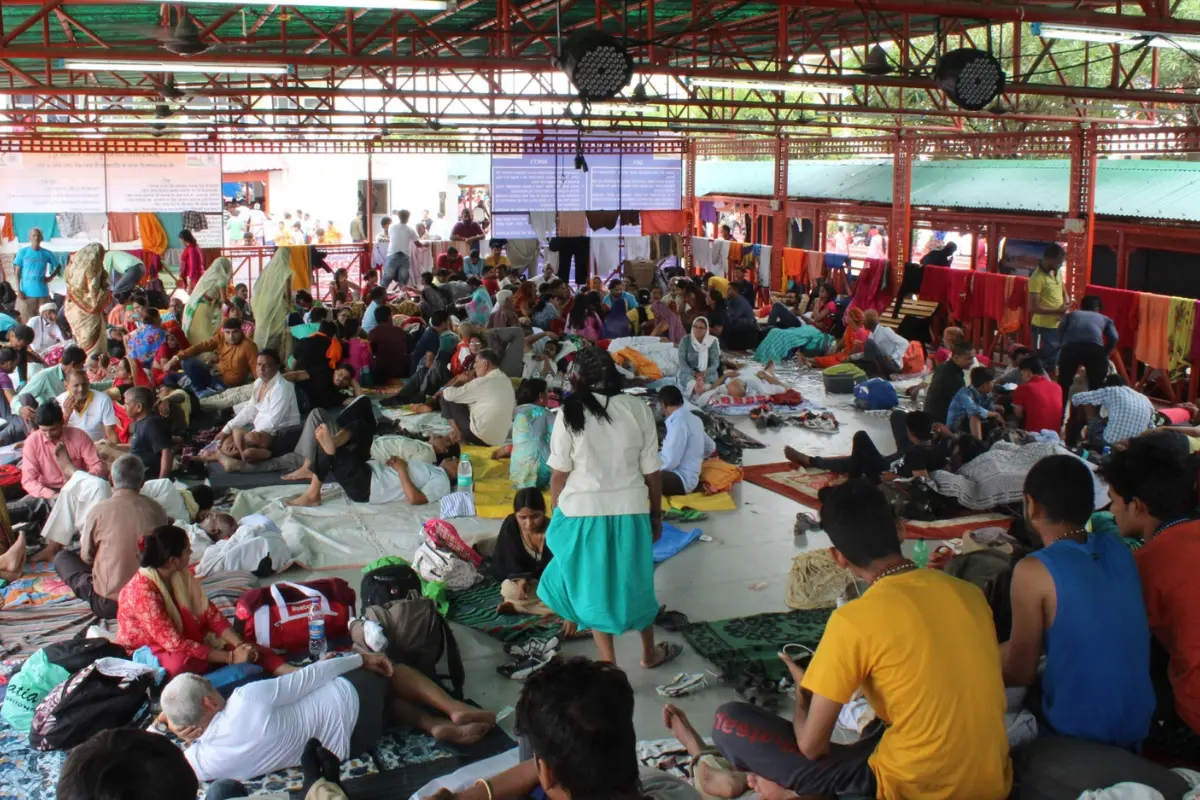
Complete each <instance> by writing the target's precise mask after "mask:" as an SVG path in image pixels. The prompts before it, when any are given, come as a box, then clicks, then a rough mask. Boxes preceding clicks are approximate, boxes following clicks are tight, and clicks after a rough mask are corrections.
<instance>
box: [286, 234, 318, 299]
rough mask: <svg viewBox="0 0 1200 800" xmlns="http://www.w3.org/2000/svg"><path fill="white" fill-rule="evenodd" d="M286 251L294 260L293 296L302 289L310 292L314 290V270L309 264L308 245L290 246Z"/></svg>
mask: <svg viewBox="0 0 1200 800" xmlns="http://www.w3.org/2000/svg"><path fill="white" fill-rule="evenodd" d="M285 249H286V250H287V251H288V253H289V254H290V255H291V258H292V262H291V263H292V294H295V293H296V292H298V291H300V290H301V289H303V290H305V291H308V290H309V289H310V288H312V270H311V268H310V262H309V252H310V251H309V249H308V245H306V244H298V245H290V246H288V247H287V248H285Z"/></svg>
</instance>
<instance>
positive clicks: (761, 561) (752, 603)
mask: <svg viewBox="0 0 1200 800" xmlns="http://www.w3.org/2000/svg"><path fill="white" fill-rule="evenodd" d="M806 377H807V376H806ZM800 385H801V391H802V392H803V393H804V395H805V396H806V397H810V398H811V399H813V400H816V401H817V402H821V403H825V404H826V405H827V406H828V407H829V408H830V409H831V410H833V411H834V412H835V413H836V414H837V416H838V419H839V420H840V421H841V423H842V425H841V429H840V430H839V431H838V432H837V433H836V434H832V435H831V434H823V433H815V432H812V431H808V430H804V429H800V428H796V427H786V428H781V429H777V430H771V431H767V432H760V431H757V430H755V428H754V426H753V424H752V423H750V422H749V421H748V420H742V421H740V422H739V423H738V427H740V428H741V429H742V430H744V431H745V432H746V433H748V434H749V435H751V436H754V437H755V438H757V439H759V440H760V441H762V442H764V443H765V444H766V445H767V447H766V448H764V449H761V450H746V451H745V454H744V462H745V463H746V464H747V465H750V464H763V463H770V462H777V461H782V460H783V455H782V450H783V447H784V445H792V446H793V447H796V448H797V449H799V450H801V451H803V452H808V453H813V454H819V455H840V454H843V453H847V452H849V448H850V439H851V437H852V436H853V435H854V432H855V431H858V430H866V431H867V432H868V433H869V435H870V436H871V437H872V439H874V440H875V442H876V444H878V445H879V448H880V450H881V451H883V452H885V453H886V452H890V450H889V448H892V446H893V442H892V437H891V433H890V431H889V428H888V424H887V420H886V419H884V418H881V417H878V416H873V415H870V414H865V413H862V412H858V411H855V410H852V409H851V408H850V402H849V397H848V396H846V395H841V396H834V397H829V398H827V397H826V396H825V394H824V390H823V389H821V388H818V387H817V386H815V385H814V383H813V382H812V379H811V378H809V379H808V380H804V379H803V378H802V379H801V382H800ZM734 497H735V499H736V500H737V503H738V509H737V510H736V511H731V512H722V513H715V514H711V515H710V516H709V519H708V520H706V521H705V522H702V523H700V527H701V528H702V529H703V530H704V532H705V533H706V534H708V535H709V536H711V537H712V538H713V541H712V542H697V543H695V544H693V545H692V546H691V547H689V548H688V549H686V550H684V551H683V552H682V553H680V554H679V555H677V556H675V557H674V558H672V559H670V560H669V561H667V562H665V563H663V564H662V565H660V566H659V568H658V570H657V572H656V573H655V588H656V590H657V593H658V600H659V602H660V603H663V604H666V606H667V607H668V608H670V609H674V610H677V611H681V612H683V613H684V614H687V615H688V617H689V618H690V619H692V620H693V621H705V620H714V619H724V618H728V617H735V616H743V615H747V614H757V613H761V612H764V611H786V610H787V608H786V606H785V605H784V602H783V598H784V591H785V589H786V586H787V576H788V572H789V570H790V568H791V562H792V557H793V556H794V555H795V554H796V553H797V552H799V551H798V550H797V547H796V545H795V543H794V541H793V536H792V525H793V523H794V521H795V516H796V512H797V511H799V510H801V509H802V508H803V507H802V506H800V505H798V504H797V503H796V502H795V501H793V500H790V499H788V498H785V497H782V496H780V495H777V494H774V493H773V492H769V491H767V490H765V489H762V488H759V487H757V486H751V485H749V484H744V483H743V484H739V485H738V486H736V487H735V488H734ZM807 539H808V541H807V547H827V546H828V544H829V540H828V538H827V537H826V536H825V535H824V534H822V533H820V532H816V533H812V534H810V535H809V536H808V537H807ZM342 576H343V577H345V578H346V579H347V580H348V581H350V583H351V585H353V586H355V587H356V588H357V586H358V582H359V575H358V573H357V572H348V573H344V574H342ZM757 583H763V584H766V585H765V587H764V588H762V589H760V590H757V591H756V590H753V589H751V588H749V587H750V585H751V584H757ZM660 633H661V632H660ZM455 635H456V637H457V639H458V642H459V645H460V647H461V649H462V652H463V659H464V661H465V662H466V668H467V694H468V696H469V697H471V698H473V699H474V700H475V701H477V702H479V703H480V704H482V705H483V706H485V707H488V708H492V709H496V710H499V709H502V708H504V707H506V706H511V705H513V704H515V702H516V699H517V694H518V692H519V691H520V684H519V683H517V682H514V681H510V680H508V679H506V678H503V677H501V676H499V675H497V674H496V671H495V670H496V666H497V665H499V664H500V663H502V662H503V659H504V655H503V653H502V652H501V650H500V645H499V644H498V643H497V642H496V641H495V640H493V639H491V638H489V637H487V636H484V635H483V634H479V633H476V632H474V631H471V630H468V629H464V628H461V627H456V630H455ZM663 635H664V636H666V637H667V638H671V639H674V640H676V641H680V642H681V643H682V639H681V637H678V636H671V635H669V634H663ZM594 651H595V649H594V645H593V644H592V643H591V641H590V640H588V641H580V642H575V643H572V644H570V645H567V646H566V648H565V652H567V653H577V654H580V655H590V654H592V653H594ZM617 658H618V662H619V663H620V664H621V666H622V667H624V668H625V669H626V670H627V671H628V673H629V677H630V680H631V682H632V683H633V686H634V690H635V692H636V695H637V701H638V702H637V708H636V712H635V722H636V725H637V732H638V736H639V738H642V739H657V738H662V737H664V736H666V735H667V734H666V732H665V730H664V729H663V726H662V715H661V714H662V705H663V702H664V701H663V698H661V697H659V696H658V694H657V693H656V692H655V687H656V686H658V685H660V684H663V683H668V682H670V680H671V678H672V677H673V676H674V675H675V674H676V673H678V672H681V671H686V672H703V671H704V670H705V669H706V668H709V667H710V666H711V665H710V664H708V662H706V661H705V660H704V659H702V658H700V657H699V656H697V655H696V654H694V653H692V652H690V651H689V650H687V649H686V648H685V651H684V653H683V655H681V656H680V657H679V658H678V659H676V661H675V662H673V663H672V664H671V665H670V666H667V667H663V668H661V669H658V670H652V671H648V670H643V669H641V667H640V666H639V661H640V648H639V641H638V637H637V635H636V634H632V633H630V634H627V635H625V636H623V637H621V638H620V639H619V640H618V642H617ZM714 683H715V680H714ZM732 699H735V697H734V694H733V691H732V690H729V689H724V688H721V687H717V686H715V685H713V686H710V687H709V688H708V689H705V690H704V691H702V692H700V693H698V694H695V695H692V696H690V697H686V698H681V699H679V700H677V701H674V702H675V703H676V705H678V706H680V707H681V708H683V709H684V710H685V711H686V712H687V713H688V714H689V715H690V716H691V718H692V720H693V722H694V723H695V724H696V726H697V727H698V728H699V729H700V730H701V731H702V732H704V731H705V729H706V727H707V726H708V725H710V724H711V721H712V717H713V714H714V712H715V710H716V708H717V707H718V706H719V705H720V704H721V703H724V702H726V701H728V700H732Z"/></svg>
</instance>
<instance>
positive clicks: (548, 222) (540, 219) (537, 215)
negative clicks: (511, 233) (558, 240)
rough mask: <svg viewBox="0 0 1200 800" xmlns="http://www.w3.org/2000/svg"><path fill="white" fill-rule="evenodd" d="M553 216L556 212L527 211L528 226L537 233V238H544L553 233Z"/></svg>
mask: <svg viewBox="0 0 1200 800" xmlns="http://www.w3.org/2000/svg"><path fill="white" fill-rule="evenodd" d="M555 216H556V214H555V213H554V212H553V211H530V212H529V227H531V228H533V232H534V233H536V234H537V237H538V239H545V238H547V237H549V236H553V235H554V219H555Z"/></svg>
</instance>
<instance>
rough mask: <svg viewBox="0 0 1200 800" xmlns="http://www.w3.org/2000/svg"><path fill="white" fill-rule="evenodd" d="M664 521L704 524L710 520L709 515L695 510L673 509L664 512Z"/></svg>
mask: <svg viewBox="0 0 1200 800" xmlns="http://www.w3.org/2000/svg"><path fill="white" fill-rule="evenodd" d="M663 519H664V520H666V521H667V522H703V521H704V520H706V519H708V514H706V513H704V512H703V511H697V510H696V509H694V508H683V509H680V508H671V509H668V510H666V511H664V512H663Z"/></svg>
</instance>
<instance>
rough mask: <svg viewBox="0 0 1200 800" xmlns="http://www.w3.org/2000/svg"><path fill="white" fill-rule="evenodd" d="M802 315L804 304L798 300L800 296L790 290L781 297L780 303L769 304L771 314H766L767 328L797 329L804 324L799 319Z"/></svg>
mask: <svg viewBox="0 0 1200 800" xmlns="http://www.w3.org/2000/svg"><path fill="white" fill-rule="evenodd" d="M803 313H804V303H803V302H802V301H801V299H800V295H798V294H796V292H794V291H792V290H790V289H789V290H788V291H787V292H785V293H784V295H783V301H782V302H778V301H777V302H775V303H772V304H771V312H770V313H769V314H767V327H768V328H782V329H784V330H787V329H788V328H799V327H800V326H801V325H803V324H805V323H804V320H802V319H800V315H801V314H803Z"/></svg>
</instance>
